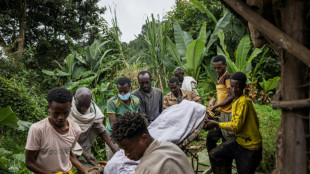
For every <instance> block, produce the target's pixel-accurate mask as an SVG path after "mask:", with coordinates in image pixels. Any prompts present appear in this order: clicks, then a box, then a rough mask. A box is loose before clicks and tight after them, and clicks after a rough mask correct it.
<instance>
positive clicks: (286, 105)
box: [271, 99, 310, 110]
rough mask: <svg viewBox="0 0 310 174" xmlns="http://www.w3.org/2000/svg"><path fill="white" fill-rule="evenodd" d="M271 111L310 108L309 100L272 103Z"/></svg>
mask: <svg viewBox="0 0 310 174" xmlns="http://www.w3.org/2000/svg"><path fill="white" fill-rule="evenodd" d="M271 104H272V108H273V109H286V110H293V109H304V108H310V99H301V100H292V101H272V102H271Z"/></svg>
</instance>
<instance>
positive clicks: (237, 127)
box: [219, 95, 262, 150]
mask: <svg viewBox="0 0 310 174" xmlns="http://www.w3.org/2000/svg"><path fill="white" fill-rule="evenodd" d="M219 127H220V128H221V129H225V130H228V131H232V132H234V135H235V137H236V141H237V142H238V143H239V144H240V145H241V146H242V147H244V148H246V149H250V150H256V149H260V148H261V146H262V137H261V134H260V132H259V122H258V118H257V115H256V112H255V109H254V106H253V103H252V100H251V99H250V98H248V97H246V96H245V95H242V96H240V97H239V98H238V99H236V100H235V101H234V102H233V103H232V119H231V121H230V122H220V123H219Z"/></svg>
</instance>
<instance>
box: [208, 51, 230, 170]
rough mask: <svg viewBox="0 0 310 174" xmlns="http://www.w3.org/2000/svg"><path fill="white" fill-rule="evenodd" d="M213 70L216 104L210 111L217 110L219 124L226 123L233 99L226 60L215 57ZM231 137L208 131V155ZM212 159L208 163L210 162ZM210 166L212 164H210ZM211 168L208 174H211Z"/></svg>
mask: <svg viewBox="0 0 310 174" xmlns="http://www.w3.org/2000/svg"><path fill="white" fill-rule="evenodd" d="M212 63H213V68H214V70H215V72H216V73H217V75H218V79H217V81H216V92H217V104H215V105H213V106H211V108H210V109H211V110H212V111H215V109H217V110H218V111H219V112H220V119H219V121H220V122H227V121H230V120H231V102H232V101H233V99H234V98H233V97H232V95H231V93H230V76H231V75H230V74H229V73H228V72H227V71H226V66H227V65H226V59H225V57H224V56H221V55H219V56H215V57H214V59H213V62H212ZM231 137H232V132H229V131H227V130H221V129H216V128H215V129H210V130H209V132H208V135H207V143H206V144H207V150H208V153H210V152H211V150H212V149H214V148H216V146H217V145H216V143H217V142H218V140H219V139H221V138H222V142H224V141H226V140H228V139H230V138H231ZM212 160H213V159H212V157H211V158H210V161H212ZM211 165H212V162H211ZM211 171H212V167H211V169H210V171H208V172H209V173H211Z"/></svg>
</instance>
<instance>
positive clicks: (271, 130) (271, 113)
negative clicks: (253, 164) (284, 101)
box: [254, 104, 281, 172]
mask: <svg viewBox="0 0 310 174" xmlns="http://www.w3.org/2000/svg"><path fill="white" fill-rule="evenodd" d="M254 107H255V110H256V112H257V116H258V119H259V123H260V125H259V127H260V133H261V135H262V138H263V158H262V161H261V163H260V165H259V167H258V168H257V170H259V171H262V172H272V170H273V169H274V168H275V146H276V136H277V130H278V128H279V126H280V121H281V111H280V110H274V109H272V107H271V106H270V105H258V104H255V106H254Z"/></svg>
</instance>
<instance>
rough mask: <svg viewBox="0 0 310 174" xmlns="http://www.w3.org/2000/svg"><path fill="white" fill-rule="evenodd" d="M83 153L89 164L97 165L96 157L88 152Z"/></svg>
mask: <svg viewBox="0 0 310 174" xmlns="http://www.w3.org/2000/svg"><path fill="white" fill-rule="evenodd" d="M82 155H83V156H84V158H85V159H86V161H87V162H88V163H89V164H91V165H92V166H94V165H95V162H96V159H95V158H94V157H93V156H91V155H89V154H87V153H85V152H83V154H82Z"/></svg>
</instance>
